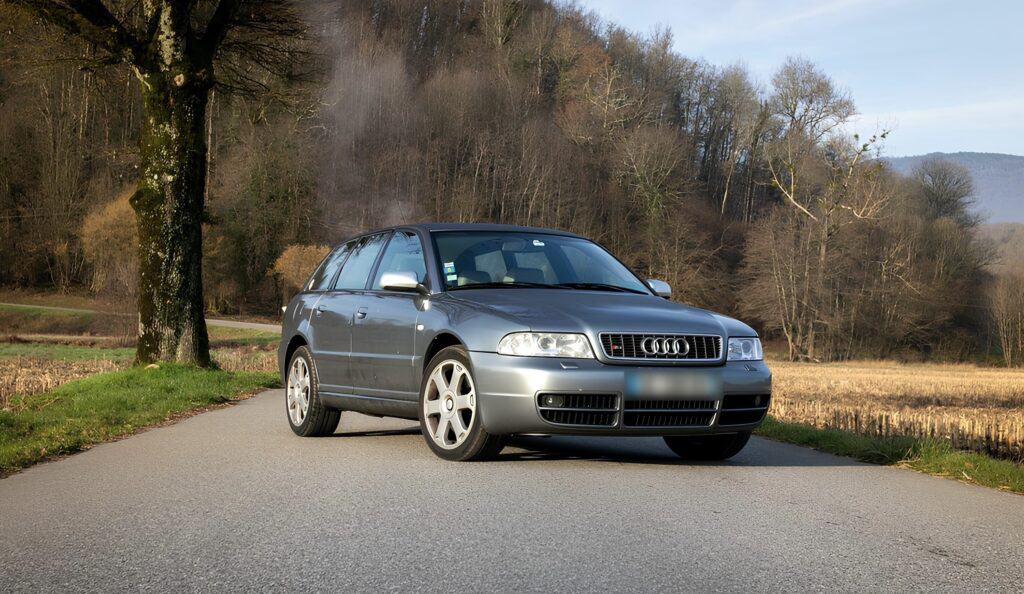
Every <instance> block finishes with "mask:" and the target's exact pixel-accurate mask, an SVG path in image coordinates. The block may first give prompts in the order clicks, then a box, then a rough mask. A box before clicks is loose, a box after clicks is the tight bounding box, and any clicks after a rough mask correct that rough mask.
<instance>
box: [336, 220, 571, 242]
mask: <svg viewBox="0 0 1024 594" xmlns="http://www.w3.org/2000/svg"><path fill="white" fill-rule="evenodd" d="M396 229H404V230H418V231H422V232H426V233H430V232H432V231H499V232H506V233H510V232H518V233H546V234H548V235H564V236H566V237H579V238H581V239H586V238H584V237H583V236H581V235H576V234H575V233H570V232H568V231H562V230H561V229H547V228H544V227H524V226H520V225H499V224H496V223H415V224H412V225H395V226H393V227H384V228H383V229H374V230H371V231H364V232H362V233H359V234H357V235H352V236H350V237H347V238H345V239H343V240H342V241H340V242H338V243H337V244H335V245H341V244H344V243H347V242H349V241H352V240H353V239H355V238H359V237H365V236H367V235H373V234H375V233H383V232H387V231H394V230H396Z"/></svg>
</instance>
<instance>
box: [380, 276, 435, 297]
mask: <svg viewBox="0 0 1024 594" xmlns="http://www.w3.org/2000/svg"><path fill="white" fill-rule="evenodd" d="M380 286H381V288H382V289H384V290H386V291H405V292H415V293H420V294H421V295H426V294H428V293H430V291H428V290H427V287H426V286H424V285H423V283H421V282H420V281H419V279H418V278H417V277H416V273H415V272H405V271H402V272H385V273H384V276H382V277H380Z"/></svg>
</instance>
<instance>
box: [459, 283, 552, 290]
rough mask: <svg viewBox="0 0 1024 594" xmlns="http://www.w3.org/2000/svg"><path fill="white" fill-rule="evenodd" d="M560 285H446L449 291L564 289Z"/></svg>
mask: <svg viewBox="0 0 1024 594" xmlns="http://www.w3.org/2000/svg"><path fill="white" fill-rule="evenodd" d="M564 288H566V287H563V286H561V285H548V284H545V283H519V282H516V283H494V282H491V283H470V284H467V285H459V286H457V287H448V290H449V291H459V290H462V289H564Z"/></svg>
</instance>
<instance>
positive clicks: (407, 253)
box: [373, 231, 427, 289]
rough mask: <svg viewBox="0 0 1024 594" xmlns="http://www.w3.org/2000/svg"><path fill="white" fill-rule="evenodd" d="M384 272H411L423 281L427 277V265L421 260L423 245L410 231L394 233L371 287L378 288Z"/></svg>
mask: <svg viewBox="0 0 1024 594" xmlns="http://www.w3.org/2000/svg"><path fill="white" fill-rule="evenodd" d="M385 272H413V273H415V274H416V280H418V281H419V282H421V283H422V282H423V280H424V279H425V278H426V277H427V266H426V264H425V263H424V261H423V245H422V244H421V243H420V239H419V238H418V237H416V236H415V235H414V234H412V233H407V232H404V231H403V232H401V233H395V235H394V236H393V237H392V238H391V241H389V242H388V247H387V248H386V249H385V250H384V255H383V256H382V257H381V260H380V266H378V267H377V275H376V276H375V277H374V278H373V288H374V289H380V288H381V286H380V281H381V277H383V276H384V273H385Z"/></svg>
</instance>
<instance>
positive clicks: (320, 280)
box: [306, 245, 348, 291]
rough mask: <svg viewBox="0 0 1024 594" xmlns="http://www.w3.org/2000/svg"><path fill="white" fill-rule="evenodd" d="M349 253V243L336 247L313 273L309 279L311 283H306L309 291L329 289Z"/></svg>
mask: <svg viewBox="0 0 1024 594" xmlns="http://www.w3.org/2000/svg"><path fill="white" fill-rule="evenodd" d="M347 255H348V246H347V245H343V246H339V247H337V248H335V249H334V251H333V252H331V253H330V254H328V255H327V257H326V258H324V261H323V262H322V263H321V264H320V267H319V268H317V269H316V272H314V273H313V276H312V277H311V278H310V279H309V284H307V285H306V289H307V290H309V291H326V290H327V289H329V288H330V287H331V281H332V280H334V275H335V273H337V272H338V269H339V268H341V265H342V264H343V263H344V262H345V256H347Z"/></svg>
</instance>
